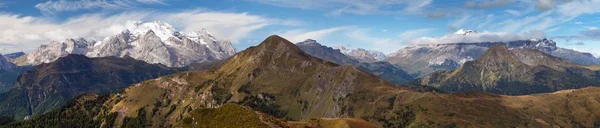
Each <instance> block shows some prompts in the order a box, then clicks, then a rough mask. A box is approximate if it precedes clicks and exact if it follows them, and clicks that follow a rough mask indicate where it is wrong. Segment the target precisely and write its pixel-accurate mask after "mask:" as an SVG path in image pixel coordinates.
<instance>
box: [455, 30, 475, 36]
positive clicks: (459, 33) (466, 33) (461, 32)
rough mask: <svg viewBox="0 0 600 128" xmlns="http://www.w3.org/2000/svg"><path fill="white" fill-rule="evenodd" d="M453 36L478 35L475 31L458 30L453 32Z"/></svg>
mask: <svg viewBox="0 0 600 128" xmlns="http://www.w3.org/2000/svg"><path fill="white" fill-rule="evenodd" d="M454 34H456V35H470V34H479V32H477V31H475V30H467V29H459V30H458V31H456V32H454Z"/></svg>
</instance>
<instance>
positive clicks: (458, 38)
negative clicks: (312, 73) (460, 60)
mask: <svg viewBox="0 0 600 128" xmlns="http://www.w3.org/2000/svg"><path fill="white" fill-rule="evenodd" d="M532 37H537V38H543V37H545V34H544V33H543V32H541V31H531V32H526V33H521V34H514V33H506V32H482V33H479V34H467V35H457V34H447V35H445V36H442V37H439V38H436V37H421V38H417V39H414V40H410V41H407V42H406V44H410V45H428V44H448V43H478V42H504V41H515V40H527V39H530V38H532Z"/></svg>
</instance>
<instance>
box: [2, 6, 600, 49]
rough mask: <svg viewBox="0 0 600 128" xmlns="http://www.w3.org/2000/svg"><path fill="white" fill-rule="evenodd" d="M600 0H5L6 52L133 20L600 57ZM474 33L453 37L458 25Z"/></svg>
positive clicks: (219, 30)
mask: <svg viewBox="0 0 600 128" xmlns="http://www.w3.org/2000/svg"><path fill="white" fill-rule="evenodd" d="M595 5H600V0H466V1H463V0H194V1H189V0H84V1H71V0H69V1H39V0H21V1H13V0H10V1H8V0H0V21H2V23H0V53H9V52H15V51H25V52H27V51H31V50H33V49H35V48H37V47H38V46H39V45H41V44H46V43H49V42H50V41H53V40H64V39H66V38H75V37H86V38H103V37H105V36H109V35H111V34H113V33H111V32H112V31H109V30H110V28H111V27H110V26H111V25H114V24H124V23H125V22H126V21H129V20H141V21H154V20H161V21H165V22H168V23H170V24H171V25H173V26H175V27H176V28H177V29H179V30H181V31H196V30H199V29H201V28H207V29H208V31H210V32H211V33H213V35H215V36H216V37H218V38H223V39H229V40H232V41H233V43H234V45H235V47H236V48H237V49H245V48H246V47H248V46H253V45H257V44H258V43H260V41H262V40H263V39H264V38H266V37H267V36H269V35H272V34H278V35H281V36H283V37H285V38H287V39H288V40H291V41H293V42H298V41H302V40H305V39H308V38H311V39H316V40H317V41H318V42H320V43H322V44H325V45H328V46H336V45H343V46H346V47H349V48H365V49H371V50H378V51H382V52H385V53H390V52H394V51H397V50H399V49H401V48H403V47H405V46H409V45H417V44H438V43H451V42H461V41H462V42H464V41H470V40H477V41H480V40H491V41H495V40H517V39H527V38H530V37H547V38H552V39H554V40H555V41H556V42H557V43H558V45H559V46H561V47H565V48H571V49H576V50H579V51H585V52H591V53H594V54H595V55H597V56H598V55H600V41H599V40H600V29H598V27H600V14H599V13H600V8H596V7H595ZM461 28H464V29H473V30H477V31H479V32H480V33H483V34H482V35H484V36H481V37H477V39H454V38H450V37H448V36H446V35H448V34H451V33H453V32H454V31H456V30H457V29H461Z"/></svg>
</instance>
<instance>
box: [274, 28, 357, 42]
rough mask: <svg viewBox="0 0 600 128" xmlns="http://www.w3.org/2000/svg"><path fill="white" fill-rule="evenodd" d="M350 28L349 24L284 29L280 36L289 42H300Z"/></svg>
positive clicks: (318, 38) (317, 38)
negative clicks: (315, 28) (314, 28)
mask: <svg viewBox="0 0 600 128" xmlns="http://www.w3.org/2000/svg"><path fill="white" fill-rule="evenodd" d="M350 28H351V27H350V26H341V27H333V28H327V29H321V30H314V31H307V30H302V29H296V30H289V31H285V32H283V33H282V34H281V35H280V36H282V37H284V38H286V39H288V40H290V41H291V42H301V41H304V40H306V39H314V40H321V39H322V38H323V37H324V36H327V35H329V34H332V33H335V32H339V31H343V30H348V29H350Z"/></svg>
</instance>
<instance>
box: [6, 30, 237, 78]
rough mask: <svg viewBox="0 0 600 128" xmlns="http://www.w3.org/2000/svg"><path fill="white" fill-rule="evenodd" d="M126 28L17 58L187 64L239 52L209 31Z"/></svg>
mask: <svg viewBox="0 0 600 128" xmlns="http://www.w3.org/2000/svg"><path fill="white" fill-rule="evenodd" d="M125 27H126V29H125V30H123V31H122V32H120V33H116V34H115V35H114V36H108V37H106V38H104V39H103V40H100V41H96V40H93V39H85V38H78V39H66V40H64V41H60V42H59V41H54V42H51V43H49V44H47V45H42V46H40V47H39V48H37V49H36V50H35V51H33V52H31V53H28V54H26V55H24V56H21V57H19V58H16V59H14V60H13V62H14V63H15V64H17V65H39V64H42V63H49V62H52V61H55V60H57V59H58V58H60V57H64V56H67V55H69V54H79V55H85V56H88V57H92V58H95V57H107V56H117V57H124V56H130V57H132V58H135V59H138V60H143V61H145V62H147V63H151V64H163V65H166V66H169V67H184V66H187V65H189V64H192V63H201V62H210V61H213V60H221V59H227V58H229V57H230V56H232V55H233V54H235V48H234V47H233V46H232V44H231V42H230V41H227V40H218V39H216V38H215V37H213V36H212V35H211V34H210V33H209V32H208V31H206V30H204V29H202V30H200V31H197V32H189V33H183V32H180V31H177V30H176V29H175V28H174V27H173V26H171V25H169V24H167V23H165V22H161V21H154V22H139V21H136V22H127V23H126V25H125Z"/></svg>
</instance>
